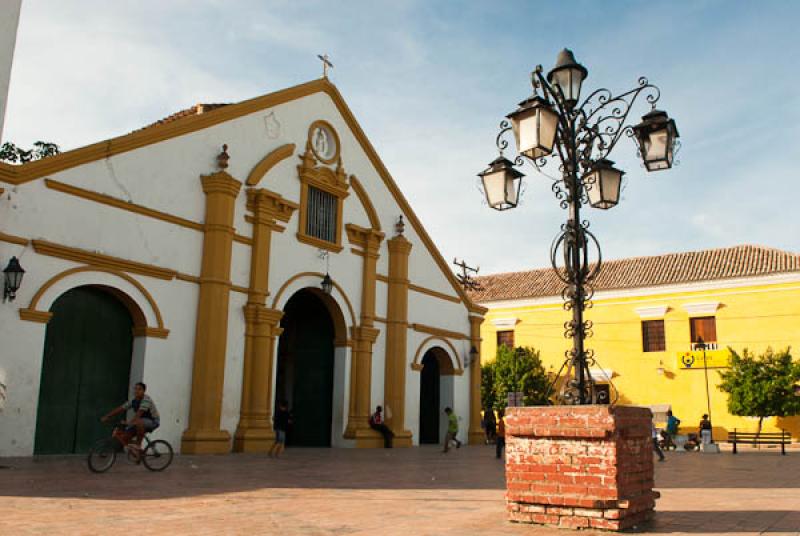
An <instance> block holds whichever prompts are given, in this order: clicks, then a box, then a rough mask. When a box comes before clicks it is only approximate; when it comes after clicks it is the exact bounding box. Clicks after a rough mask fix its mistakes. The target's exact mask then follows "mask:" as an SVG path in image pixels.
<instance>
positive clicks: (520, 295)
mask: <svg viewBox="0 0 800 536" xmlns="http://www.w3.org/2000/svg"><path fill="white" fill-rule="evenodd" d="M479 283H480V285H481V289H480V290H478V291H475V292H474V293H473V298H474V299H475V301H477V302H478V303H480V304H481V305H483V306H486V307H488V308H489V313H488V314H487V315H486V320H485V322H484V323H483V326H482V328H481V335H482V339H483V341H482V347H481V355H483V356H487V357H488V358H489V359H492V357H491V356H494V355H495V353H496V350H497V346H498V344H502V343H503V342H505V343H506V344H508V345H510V346H532V347H534V348H536V349H538V350H539V351H540V352H541V357H542V361H543V363H544V366H545V369H546V370H548V371H549V372H551V373H556V372H558V370H559V368H560V367H561V365H562V363H563V362H564V352H565V351H566V350H568V349H569V348H571V344H572V341H571V340H568V339H565V338H564V335H563V334H564V322H565V321H567V320H569V319H570V318H571V313H569V312H567V311H565V310H564V309H563V307H562V299H561V296H560V293H561V288H562V286H563V284H562V283H561V281H560V280H559V279H558V278H557V277H556V275H555V273H554V272H553V270H552V269H549V268H548V269H539V270H532V271H527V272H514V273H503V274H495V275H488V276H484V277H480V278H479ZM594 286H595V294H594V299H593V300H592V301H593V306H592V307H591V308H590V309H587V311H586V313H585V316H586V318H587V319H588V320H591V321H592V323H593V336H592V337H591V338H589V339H588V340H587V344H586V346H587V348H591V349H593V350H594V351H595V358H596V363H594V364H593V365H592V370H591V372H592V376H593V377H595V378H597V379H598V380H599V381H601V382H604V383H608V382H609V381H610V383H611V384H612V385H613V388H611V393H612V395H611V396H612V398H614V391H615V390H616V391H617V392H618V395H619V398H618V403H621V404H634V405H649V406H656V405H670V406H671V407H672V410H673V412H674V414H675V416H677V417H678V418H680V419H681V421H682V424H681V431H682V432H683V433H686V432H691V431H696V429H697V425H698V423H699V421H700V418H701V416H702V414H703V413H706V412H707V409H706V408H707V406H706V380H705V374H704V368H703V352H702V351H697V350H696V345H695V343H696V342H697V341H698V339H699V337H702V338H703V339H704V341H705V342H706V343H708V347H709V350H708V351H707V352H706V360H707V365H708V380H709V392H710V399H711V417H712V421H713V424H714V436H715V438H720V439H724V438H725V437H726V432H727V431H728V430H733V429H734V428H739V429H740V430H741V429H746V430H755V428H756V426H757V419H755V418H749V417H735V416H732V415H730V414H729V413H728V411H727V394H726V393H723V392H722V391H720V390H719V389H717V387H716V386H717V385H718V383H719V380H720V378H719V371H720V370H722V369H723V368H724V367H726V366H727V364H728V355H729V354H728V351H727V348H728V347H731V348H733V349H734V350H736V351H737V352H739V351H741V350H742V349H744V348H749V349H750V350H752V351H753V352H756V353H761V352H763V351H764V350H765V349H766V348H767V347H769V346H771V347H772V348H773V349H775V350H778V349H782V348H785V347H787V346H791V347H793V348H794V349H795V351H800V254H795V253H790V252H786V251H780V250H776V249H771V248H766V247H761V246H750V245H745V246H737V247H732V248H726V249H715V250H706V251H696V252H686V253H673V254H668V255H660V256H654V257H638V258H628V259H620V260H614V261H607V262H605V263H604V264H603V266H602V270H601V271H600V274H599V276H598V278H597V280H596V282H595V285H594ZM795 359H797V356H795ZM664 410H665V409H664ZM764 426H765V430H767V429H775V428H783V429H787V430H790V431H791V432H792V435H793V436H794V437H795V438H797V437H800V417H793V418H786V419H780V418H770V419H765V421H764Z"/></svg>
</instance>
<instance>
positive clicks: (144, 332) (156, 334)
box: [133, 328, 169, 339]
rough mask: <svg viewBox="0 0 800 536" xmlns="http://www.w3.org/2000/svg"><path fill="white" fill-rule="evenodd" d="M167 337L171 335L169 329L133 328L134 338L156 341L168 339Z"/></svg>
mask: <svg viewBox="0 0 800 536" xmlns="http://www.w3.org/2000/svg"><path fill="white" fill-rule="evenodd" d="M167 335H169V330H168V329H159V328H133V336H134V337H152V338H154V339H166V338H167Z"/></svg>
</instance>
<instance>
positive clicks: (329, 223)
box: [306, 186, 338, 243]
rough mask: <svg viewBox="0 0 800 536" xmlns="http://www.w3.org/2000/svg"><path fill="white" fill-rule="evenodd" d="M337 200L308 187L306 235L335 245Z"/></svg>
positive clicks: (333, 196) (322, 191) (331, 195)
mask: <svg viewBox="0 0 800 536" xmlns="http://www.w3.org/2000/svg"><path fill="white" fill-rule="evenodd" d="M337 203H338V199H337V198H336V196H335V195H333V194H329V193H328V192H326V191H324V190H320V189H318V188H314V187H313V186H309V187H308V206H307V207H306V234H307V235H308V236H313V237H314V238H319V239H320V240H325V241H326V242H333V243H336V211H337V208H338V207H337Z"/></svg>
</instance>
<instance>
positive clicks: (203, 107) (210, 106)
mask: <svg viewBox="0 0 800 536" xmlns="http://www.w3.org/2000/svg"><path fill="white" fill-rule="evenodd" d="M228 104H230V103H228V102H217V103H199V104H195V105H194V106H192V107H191V108H186V109H185V110H181V111H179V112H175V113H174V114H172V115H168V116H167V117H165V118H163V119H159V120H158V121H156V122H155V123H150V124H149V125H147V126H144V127H142V128H140V129H137V130H144V129H146V128H150V127H154V126H157V125H165V124H167V123H172V122H174V121H177V120H179V119H183V118H184V117H191V116H193V115H198V114H204V113H206V112H210V111H211V110H216V109H217V108H222V107H223V106H227V105H228ZM134 132H136V131H134Z"/></svg>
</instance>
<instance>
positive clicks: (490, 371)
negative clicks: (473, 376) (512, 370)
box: [481, 361, 497, 409]
mask: <svg viewBox="0 0 800 536" xmlns="http://www.w3.org/2000/svg"><path fill="white" fill-rule="evenodd" d="M494 365H495V363H494V361H492V362H491V363H483V364H482V365H481V408H483V409H486V408H493V407H495V401H496V400H497V395H496V393H495V392H494Z"/></svg>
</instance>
